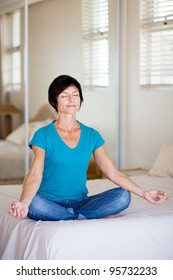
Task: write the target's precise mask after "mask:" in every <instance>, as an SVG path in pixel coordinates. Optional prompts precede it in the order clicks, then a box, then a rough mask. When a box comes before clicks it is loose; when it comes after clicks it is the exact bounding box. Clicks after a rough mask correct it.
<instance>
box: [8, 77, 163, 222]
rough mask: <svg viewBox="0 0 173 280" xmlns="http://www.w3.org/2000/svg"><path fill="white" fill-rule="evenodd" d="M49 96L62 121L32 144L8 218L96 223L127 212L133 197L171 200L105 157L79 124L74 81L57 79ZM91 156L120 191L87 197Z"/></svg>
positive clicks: (100, 143) (97, 139) (98, 140)
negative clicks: (18, 194) (30, 159)
mask: <svg viewBox="0 0 173 280" xmlns="http://www.w3.org/2000/svg"><path fill="white" fill-rule="evenodd" d="M48 96H49V103H50V104H51V105H52V106H53V108H54V109H55V110H56V111H57V113H58V118H57V120H55V121H53V122H52V123H50V124H49V125H47V126H45V127H42V128H40V129H39V130H38V131H37V132H36V133H35V134H34V136H33V138H32V140H31V142H30V144H29V146H30V148H31V149H32V150H33V152H34V158H33V162H32V164H31V167H30V170H29V172H28V174H27V176H26V177H25V180H24V184H23V191H22V194H21V197H20V201H18V202H14V203H12V205H11V208H10V210H9V214H10V215H12V216H14V217H26V216H27V215H28V217H30V218H31V219H34V220H43V221H58V220H75V219H96V218H104V217H108V216H111V215H116V214H117V213H119V212H121V211H122V210H124V209H126V208H127V207H128V206H129V204H130V192H132V193H134V194H136V195H139V196H140V197H141V198H144V199H146V200H147V201H148V202H150V203H153V204H162V203H164V202H165V201H166V200H167V199H168V197H167V195H166V193H164V192H161V191H157V190H150V191H145V190H144V189H142V188H141V187H139V186H138V185H136V184H135V183H134V182H132V181H131V180H130V179H129V178H128V177H127V176H126V175H124V174H123V173H121V172H119V171H118V170H117V169H116V168H115V166H114V164H113V162H112V161H111V159H110V157H109V156H108V155H107V153H106V150H105V148H104V140H103V138H102V137H101V135H100V134H99V133H98V132H97V131H96V130H94V129H92V128H90V127H87V126H85V125H84V124H82V123H80V122H78V121H77V120H76V113H77V112H78V110H79V109H80V106H81V103H82V101H83V96H82V90H81V86H80V84H79V83H78V81H77V80H76V79H74V78H72V77H70V76H67V75H61V76H59V77H57V78H56V79H55V80H54V81H53V82H52V83H51V85H50V87H49V90H48ZM92 154H93V156H94V158H95V160H96V163H97V165H98V166H99V168H100V170H101V171H102V172H103V174H104V175H105V176H106V177H107V178H108V179H109V180H111V181H112V182H113V183H115V184H116V185H118V186H120V187H118V188H117V187H116V188H114V189H111V190H108V191H105V192H103V193H100V194H97V195H93V196H90V197H89V196H87V193H88V191H87V187H86V172H87V168H88V164H89V160H90V157H91V155H92Z"/></svg>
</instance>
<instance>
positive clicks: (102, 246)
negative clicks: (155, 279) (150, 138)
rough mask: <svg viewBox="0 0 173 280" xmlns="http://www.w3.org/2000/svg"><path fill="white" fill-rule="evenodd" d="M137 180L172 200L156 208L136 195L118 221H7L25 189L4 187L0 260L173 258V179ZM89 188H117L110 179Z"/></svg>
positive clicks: (0, 206) (0, 203)
mask: <svg viewBox="0 0 173 280" xmlns="http://www.w3.org/2000/svg"><path fill="white" fill-rule="evenodd" d="M133 180H135V181H136V182H137V183H138V184H140V185H141V186H143V187H145V188H146V189H150V188H156V189H157V188H158V189H161V190H164V191H167V193H168V195H169V196H170V200H169V201H168V202H167V203H166V204H164V205H152V204H150V203H148V202H146V201H145V200H143V199H141V198H139V197H138V196H135V195H132V202H131V205H130V207H129V208H128V209H126V210H125V211H123V212H122V213H121V217H119V218H111V219H98V220H80V221H57V222H42V221H37V222H36V221H33V220H31V219H28V218H25V219H19V218H13V217H10V216H8V215H7V214H6V213H7V210H8V208H9V205H10V204H11V202H12V201H13V200H16V199H18V197H19V195H20V191H21V186H19V185H16V186H14V185H13V186H0V258H1V259H40V260H41V259H51V260H56V259H60V260H65V259H71V260H72V259H73V260H74V259H81V260H83V259H90V260H92V259H97V260H99V259H114V260H116V259H118V260H123V259H125V260H131V259H139V260H142V259H155V260H157V259H167V260H168V259H173V200H172V199H173V179H171V178H156V177H150V176H147V175H140V176H134V177H133ZM87 185H88V188H89V191H90V194H93V193H97V192H100V191H103V190H106V189H109V188H112V187H115V185H113V184H112V183H111V182H110V181H108V180H107V179H99V180H91V181H88V182H87ZM171 198H172V199H171Z"/></svg>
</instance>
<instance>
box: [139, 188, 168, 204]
mask: <svg viewBox="0 0 173 280" xmlns="http://www.w3.org/2000/svg"><path fill="white" fill-rule="evenodd" d="M144 198H145V199H146V200H147V201H148V202H150V203H153V204H163V203H165V202H166V201H167V200H168V196H167V194H166V193H165V192H162V191H157V190H150V191H145V192H144Z"/></svg>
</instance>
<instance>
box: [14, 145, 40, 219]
mask: <svg viewBox="0 0 173 280" xmlns="http://www.w3.org/2000/svg"><path fill="white" fill-rule="evenodd" d="M32 149H33V152H34V158H33V161H32V163H31V167H30V169H29V172H28V174H27V175H26V177H25V179H24V182H23V190H22V193H21V196H20V200H19V201H16V202H13V203H12V205H11V208H10V209H9V214H10V215H11V216H14V217H25V216H26V215H27V214H28V207H29V205H30V203H31V201H32V199H33V197H34V196H35V195H36V193H37V191H38V189H39V187H40V183H41V180H42V173H43V168H44V157H45V151H44V150H43V149H41V148H39V147H36V146H33V147H32Z"/></svg>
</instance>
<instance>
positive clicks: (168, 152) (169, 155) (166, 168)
mask: <svg viewBox="0 0 173 280" xmlns="http://www.w3.org/2000/svg"><path fill="white" fill-rule="evenodd" d="M149 175H152V176H161V177H172V178H173V143H164V144H163V145H162V146H161V148H160V152H159V154H158V156H157V158H156V160H155V162H154V165H153V167H152V168H151V169H150V170H149Z"/></svg>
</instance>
